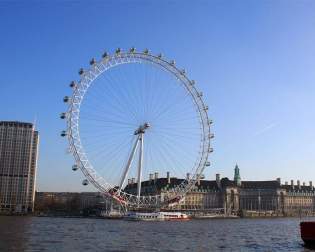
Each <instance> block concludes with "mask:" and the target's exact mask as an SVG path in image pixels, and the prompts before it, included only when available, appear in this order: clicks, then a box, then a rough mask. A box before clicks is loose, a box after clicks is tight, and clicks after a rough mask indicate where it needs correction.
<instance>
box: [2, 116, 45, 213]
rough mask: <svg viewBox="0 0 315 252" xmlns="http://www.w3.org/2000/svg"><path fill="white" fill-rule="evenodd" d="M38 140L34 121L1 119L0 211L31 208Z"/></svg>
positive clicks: (32, 207) (20, 210) (16, 211)
mask: <svg viewBox="0 0 315 252" xmlns="http://www.w3.org/2000/svg"><path fill="white" fill-rule="evenodd" d="M38 142H39V136H38V132H37V131H35V128H34V126H33V124H31V123H24V122H10V121H0V213H1V212H5V213H27V212H32V211H33V210H34V198H35V184H36V169H37V156H38Z"/></svg>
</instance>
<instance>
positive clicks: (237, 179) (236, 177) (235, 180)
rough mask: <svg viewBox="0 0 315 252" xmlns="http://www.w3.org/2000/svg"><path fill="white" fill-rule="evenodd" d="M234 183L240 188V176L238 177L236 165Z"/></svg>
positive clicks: (238, 172) (236, 166)
mask: <svg viewBox="0 0 315 252" xmlns="http://www.w3.org/2000/svg"><path fill="white" fill-rule="evenodd" d="M234 182H235V183H236V185H237V186H241V183H242V182H241V176H240V169H239V168H238V165H237V163H236V165H235V168H234Z"/></svg>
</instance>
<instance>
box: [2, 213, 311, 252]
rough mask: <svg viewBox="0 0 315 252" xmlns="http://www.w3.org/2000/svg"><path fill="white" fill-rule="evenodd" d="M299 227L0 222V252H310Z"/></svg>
mask: <svg viewBox="0 0 315 252" xmlns="http://www.w3.org/2000/svg"><path fill="white" fill-rule="evenodd" d="M299 222H300V220H299V219H236V220H232V219H229V220H228V219H227V220H192V221H187V222H129V221H124V220H103V219H72V218H44V217H42V218H39V217H1V216H0V251H1V252H2V251H4V252H6V251H14V252H15V251H16V252H19V251H23V252H24V251H58V252H63V251H67V252H68V251H264V252H265V251H300V252H307V251H311V250H308V249H306V248H304V247H303V246H302V241H301V239H300V234H299Z"/></svg>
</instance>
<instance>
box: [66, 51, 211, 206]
mask: <svg viewBox="0 0 315 252" xmlns="http://www.w3.org/2000/svg"><path fill="white" fill-rule="evenodd" d="M79 75H80V80H79V81H77V82H75V81H72V82H71V83H70V87H71V89H72V95H71V96H70V95H69V96H65V97H64V99H63V100H64V102H65V103H67V104H68V108H67V111H66V112H64V113H61V115H60V117H61V118H62V119H65V120H66V123H67V128H66V130H64V131H62V132H61V136H63V137H66V138H67V139H68V142H69V152H71V153H72V154H73V156H74V159H75V164H74V165H73V166H72V169H73V170H74V171H75V170H78V169H80V170H81V171H82V172H83V174H84V176H85V177H86V178H85V179H84V180H83V182H82V184H83V185H88V184H89V183H91V184H93V185H94V186H95V187H96V188H97V189H98V190H99V191H100V192H102V193H104V194H105V195H107V196H110V197H112V198H113V199H115V200H117V201H118V202H119V203H120V204H122V205H125V206H126V207H139V208H141V207H157V206H169V205H171V204H176V203H178V202H180V201H181V200H182V199H183V197H184V196H185V194H186V193H187V192H188V191H189V190H191V189H192V187H193V186H194V185H195V184H196V182H197V181H198V180H199V179H201V178H202V174H203V171H204V169H205V167H206V166H209V165H210V163H209V161H208V155H209V153H211V152H212V151H213V149H212V147H211V146H210V141H211V139H212V138H213V134H212V133H211V132H210V125H211V124H212V121H211V120H210V119H209V118H208V114H207V111H208V106H207V105H205V103H204V101H203V94H202V92H199V91H198V90H197V88H196V85H195V81H193V80H190V79H189V78H188V77H187V75H186V72H185V70H179V69H178V68H177V67H176V66H175V61H173V60H171V61H168V60H166V59H164V58H163V56H162V55H161V54H159V55H153V54H151V53H150V52H149V50H147V49H146V50H144V51H143V52H138V51H136V49H135V48H131V49H130V50H129V51H122V50H121V49H119V48H118V49H117V50H116V51H115V53H113V54H112V55H110V54H108V53H104V54H103V55H102V58H101V59H100V60H99V61H97V60H95V59H92V60H91V61H90V68H89V69H86V70H84V69H82V68H81V69H80V70H79ZM153 174H154V175H153ZM166 174H167V176H168V177H169V178H168V179H169V181H170V180H171V178H170V174H171V175H172V178H178V180H176V181H177V184H175V185H169V184H165V180H161V179H160V178H159V176H161V177H163V176H165V175H166ZM163 181H164V182H163ZM178 181H179V182H178ZM159 183H160V185H159ZM163 183H164V184H163ZM161 185H162V186H164V187H163V188H164V189H165V188H166V189H168V190H164V191H165V193H164V194H163V196H162V195H161V193H158V194H154V193H153V192H154V190H152V188H154V187H158V186H161Z"/></svg>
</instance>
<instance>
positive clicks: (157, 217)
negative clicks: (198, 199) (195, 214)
mask: <svg viewBox="0 0 315 252" xmlns="http://www.w3.org/2000/svg"><path fill="white" fill-rule="evenodd" d="M125 219H127V220H136V221H140V220H143V221H166V220H189V219H190V217H189V216H188V215H187V214H184V213H180V212H153V213H142V212H128V213H127V215H126V216H125Z"/></svg>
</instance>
